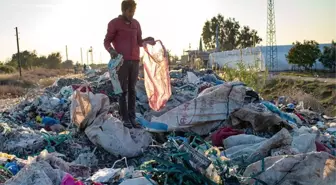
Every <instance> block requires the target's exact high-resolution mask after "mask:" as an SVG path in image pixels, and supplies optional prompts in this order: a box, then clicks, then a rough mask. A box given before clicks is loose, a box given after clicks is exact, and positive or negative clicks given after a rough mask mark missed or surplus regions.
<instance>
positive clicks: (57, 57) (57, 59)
mask: <svg viewBox="0 0 336 185" xmlns="http://www.w3.org/2000/svg"><path fill="white" fill-rule="evenodd" d="M61 62H62V57H61V54H60V53H59V52H56V53H51V54H50V55H48V57H47V65H46V67H47V68H50V69H58V68H60V66H61Z"/></svg>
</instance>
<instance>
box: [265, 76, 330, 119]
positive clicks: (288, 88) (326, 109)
mask: <svg viewBox="0 0 336 185" xmlns="http://www.w3.org/2000/svg"><path fill="white" fill-rule="evenodd" d="M261 94H262V97H263V98H264V99H266V100H271V99H274V98H276V97H279V96H286V97H290V100H295V101H297V102H299V101H303V102H304V106H305V108H308V107H311V108H312V109H313V110H314V111H317V112H320V113H325V114H326V115H328V116H336V80H335V79H313V78H299V77H279V78H273V79H271V80H269V82H268V83H267V84H266V87H265V88H264V89H263V91H262V93H261Z"/></svg>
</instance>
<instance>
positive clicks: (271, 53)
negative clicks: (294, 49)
mask: <svg viewBox="0 0 336 185" xmlns="http://www.w3.org/2000/svg"><path fill="white" fill-rule="evenodd" d="M266 67H267V69H268V70H269V71H278V51H277V45H276V30H275V12H274V0H267V34H266Z"/></svg>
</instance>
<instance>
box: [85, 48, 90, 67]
mask: <svg viewBox="0 0 336 185" xmlns="http://www.w3.org/2000/svg"><path fill="white" fill-rule="evenodd" d="M89 52H90V50H88V51H87V52H86V64H87V65H89Z"/></svg>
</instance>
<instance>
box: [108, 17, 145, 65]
mask: <svg viewBox="0 0 336 185" xmlns="http://www.w3.org/2000/svg"><path fill="white" fill-rule="evenodd" d="M142 42H143V40H142V32H141V27H140V24H139V22H138V21H137V20H136V19H133V20H132V21H128V20H126V19H125V18H124V17H123V16H121V15H120V16H119V17H117V18H115V19H113V20H112V21H110V22H109V23H108V27H107V33H106V36H105V39H104V46H105V49H106V50H107V51H110V50H111V48H112V46H111V43H112V44H113V48H114V49H115V50H116V51H117V52H118V53H120V54H122V55H123V58H124V60H137V61H139V60H140V47H141V46H142Z"/></svg>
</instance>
